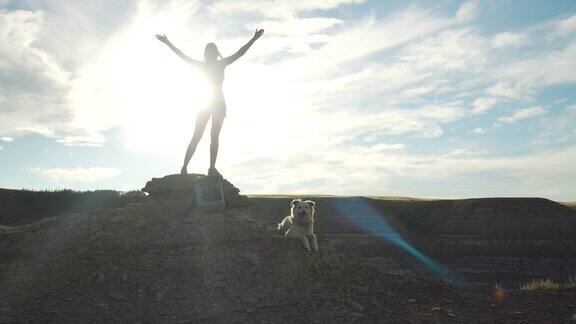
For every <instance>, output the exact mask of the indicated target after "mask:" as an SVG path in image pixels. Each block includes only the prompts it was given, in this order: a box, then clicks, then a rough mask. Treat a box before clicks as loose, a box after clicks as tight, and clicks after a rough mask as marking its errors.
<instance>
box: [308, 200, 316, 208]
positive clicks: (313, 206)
mask: <svg viewBox="0 0 576 324" xmlns="http://www.w3.org/2000/svg"><path fill="white" fill-rule="evenodd" d="M306 203H307V204H308V205H310V206H312V208H316V203H315V202H313V201H312V200H306Z"/></svg>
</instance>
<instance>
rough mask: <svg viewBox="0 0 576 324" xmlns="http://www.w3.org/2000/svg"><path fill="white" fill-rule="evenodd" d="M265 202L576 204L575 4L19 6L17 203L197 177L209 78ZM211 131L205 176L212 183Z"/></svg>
mask: <svg viewBox="0 0 576 324" xmlns="http://www.w3.org/2000/svg"><path fill="white" fill-rule="evenodd" d="M258 27H261V28H264V29H265V34H264V36H262V38H260V39H259V40H258V41H257V42H256V44H255V45H254V46H253V47H252V48H251V49H250V50H249V51H248V53H247V54H246V55H245V56H244V57H242V58H241V59H240V60H238V61H237V62H235V63H234V64H233V65H231V66H229V67H228V68H227V70H226V80H225V82H224V93H225V96H226V102H227V117H226V120H225V122H224V127H223V130H222V134H221V136H220V154H219V158H218V163H217V167H218V169H219V170H220V172H221V173H222V174H223V175H224V176H225V177H226V178H227V179H229V180H230V181H231V182H232V183H234V184H235V185H236V186H237V187H239V188H240V189H241V191H242V192H243V193H248V194H333V195H381V196H410V197H430V198H468V197H501V196H506V197H510V196H514V197H516V196H520V197H545V198H549V199H553V200H560V201H570V200H572V201H573V200H576V185H575V183H576V127H574V125H575V124H576V84H575V82H576V1H573V0H566V1H562V0H551V1H531V0H516V1H511V0H503V1H495V0H494V1H492V0H484V1H481V0H478V1H474V0H472V1H451V0H446V1H412V2H409V1H396V0H391V1H371V0H365V1H364V0H319V1H294V0H289V1H288V0H287V1H283V0H275V1H272V0H245V1H236V0H218V1H194V0H187V1H183V0H162V1H160V0H123V1H113V0H98V1H87V0H85V1H79V0H74V1H72V0H18V1H14V0H13V1H10V0H0V187H3V188H15V189H20V188H26V189H61V188H71V189H78V190H94V189H116V190H132V189H140V188H142V187H143V186H144V184H145V183H146V181H147V180H149V179H151V178H152V177H162V176H164V175H168V174H173V173H177V172H179V170H180V168H181V164H182V160H183V157H184V153H185V149H186V146H187V143H188V142H189V140H190V138H191V136H192V132H193V128H194V120H195V114H196V111H198V109H200V108H201V107H202V105H203V103H205V102H206V100H207V95H206V93H207V91H206V89H207V85H206V81H205V80H204V77H203V75H202V74H201V72H200V71H198V70H195V68H194V67H193V66H190V65H188V64H186V63H185V62H184V61H182V60H180V59H179V58H178V57H177V56H176V55H174V54H173V53H172V52H170V50H169V49H168V48H167V47H166V46H164V45H163V44H162V43H160V42H158V41H157V40H156V39H155V38H154V35H155V34H156V33H162V34H166V36H168V38H169V39H170V40H171V41H172V42H173V43H174V44H175V45H176V46H177V47H179V48H180V49H181V50H182V51H183V52H185V53H186V54H187V55H188V56H190V57H193V58H196V59H199V60H200V59H202V53H203V48H204V46H205V44H206V43H208V42H215V43H216V44H217V45H218V47H219V49H220V52H222V54H223V55H224V56H227V55H231V54H232V53H234V52H235V51H236V50H237V49H238V48H239V47H240V46H242V45H243V44H244V43H246V42H247V41H248V40H249V39H250V37H251V35H252V34H253V32H254V30H255V29H256V28H258ZM209 141H210V138H209V132H208V131H207V132H206V134H205V138H203V140H202V141H201V143H200V145H199V147H198V149H197V153H196V155H195V156H194V157H193V159H192V162H191V163H190V165H189V167H188V170H189V172H196V173H205V172H206V171H207V169H208V164H209V163H208V162H209V157H208V151H209Z"/></svg>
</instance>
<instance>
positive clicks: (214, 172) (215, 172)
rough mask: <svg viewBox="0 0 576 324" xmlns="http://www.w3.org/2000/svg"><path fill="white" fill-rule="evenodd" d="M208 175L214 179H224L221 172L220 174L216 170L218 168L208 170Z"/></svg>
mask: <svg viewBox="0 0 576 324" xmlns="http://www.w3.org/2000/svg"><path fill="white" fill-rule="evenodd" d="M208 175H209V176H213V177H217V178H220V179H223V178H224V177H223V176H222V175H221V174H220V172H218V170H216V168H210V169H208Z"/></svg>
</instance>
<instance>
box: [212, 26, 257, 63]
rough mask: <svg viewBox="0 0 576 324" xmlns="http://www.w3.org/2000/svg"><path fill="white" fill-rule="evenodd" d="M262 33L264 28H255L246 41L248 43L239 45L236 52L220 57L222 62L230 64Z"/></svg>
mask: <svg viewBox="0 0 576 324" xmlns="http://www.w3.org/2000/svg"><path fill="white" fill-rule="evenodd" d="M262 34H264V29H256V31H255V32H254V36H252V38H251V39H250V40H249V41H248V43H246V45H244V46H242V47H240V49H239V50H238V51H237V52H236V53H234V54H232V55H230V56H228V57H225V58H223V59H222V61H223V62H224V64H226V65H228V64H232V63H234V61H236V60H237V59H239V58H240V57H242V55H244V54H245V53H246V51H248V49H249V48H250V46H252V44H254V42H255V41H256V40H257V39H258V38H260V36H262Z"/></svg>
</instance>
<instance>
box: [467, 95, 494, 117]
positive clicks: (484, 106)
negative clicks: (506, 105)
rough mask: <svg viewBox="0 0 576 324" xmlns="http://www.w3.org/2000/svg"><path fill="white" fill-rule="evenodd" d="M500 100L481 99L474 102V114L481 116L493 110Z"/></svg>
mask: <svg viewBox="0 0 576 324" xmlns="http://www.w3.org/2000/svg"><path fill="white" fill-rule="evenodd" d="M499 101H500V100H499V99H497V98H493V97H481V98H478V99H476V100H474V102H473V104H472V105H473V106H474V109H473V111H472V112H473V113H474V114H481V113H484V112H486V111H488V110H490V109H492V108H494V106H495V105H496V104H497V103H498V102H499Z"/></svg>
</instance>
